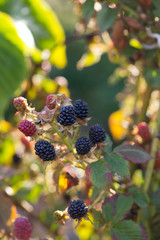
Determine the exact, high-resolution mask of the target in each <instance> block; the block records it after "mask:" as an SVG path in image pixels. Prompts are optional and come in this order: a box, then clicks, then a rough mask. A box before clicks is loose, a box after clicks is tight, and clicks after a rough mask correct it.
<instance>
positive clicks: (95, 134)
mask: <svg viewBox="0 0 160 240" xmlns="http://www.w3.org/2000/svg"><path fill="white" fill-rule="evenodd" d="M105 138H106V133H105V130H104V129H103V128H102V126H101V125H100V124H95V125H93V126H92V127H91V128H90V130H89V139H90V140H91V142H92V143H93V144H96V143H99V142H103V141H104V140H105Z"/></svg>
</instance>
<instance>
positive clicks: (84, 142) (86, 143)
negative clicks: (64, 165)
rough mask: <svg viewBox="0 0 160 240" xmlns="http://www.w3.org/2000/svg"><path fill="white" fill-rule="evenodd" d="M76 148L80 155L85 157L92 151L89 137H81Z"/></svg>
mask: <svg viewBox="0 0 160 240" xmlns="http://www.w3.org/2000/svg"><path fill="white" fill-rule="evenodd" d="M75 147H76V151H77V153H78V154H80V155H84V154H87V153H88V152H89V151H90V150H91V142H90V140H89V139H88V138H87V137H80V138H78V140H77V142H76V143H75Z"/></svg>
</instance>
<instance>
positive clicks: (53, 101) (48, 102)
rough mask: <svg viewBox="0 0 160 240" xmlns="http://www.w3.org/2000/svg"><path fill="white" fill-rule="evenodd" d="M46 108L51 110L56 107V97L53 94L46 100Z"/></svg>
mask: <svg viewBox="0 0 160 240" xmlns="http://www.w3.org/2000/svg"><path fill="white" fill-rule="evenodd" d="M46 106H47V107H48V108H49V109H50V110H51V109H54V108H55V107H56V96H55V95H53V94H50V95H48V96H47V98H46Z"/></svg>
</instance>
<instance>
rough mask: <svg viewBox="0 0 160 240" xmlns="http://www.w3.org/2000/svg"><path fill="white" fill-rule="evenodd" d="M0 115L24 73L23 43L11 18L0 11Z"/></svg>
mask: <svg viewBox="0 0 160 240" xmlns="http://www.w3.org/2000/svg"><path fill="white" fill-rule="evenodd" d="M0 26H1V27H0V72H1V74H0V85H1V88H0V115H1V116H2V114H3V112H4V109H5V107H6V105H7V103H8V101H9V98H10V97H11V96H12V95H13V93H14V91H15V90H16V89H17V87H18V86H19V85H20V83H21V82H22V80H23V79H24V77H25V74H26V62H25V54H24V44H23V42H22V40H21V39H20V37H19V36H18V34H17V31H16V28H15V27H14V22H13V20H12V19H11V18H10V17H9V16H8V15H7V14H5V13H2V12H0Z"/></svg>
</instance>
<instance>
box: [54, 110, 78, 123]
mask: <svg viewBox="0 0 160 240" xmlns="http://www.w3.org/2000/svg"><path fill="white" fill-rule="evenodd" d="M75 121H76V115H75V112H74V108H73V107H72V106H71V105H68V106H65V107H62V108H61V110H60V114H59V117H58V122H59V123H60V124H61V125H63V126H70V125H72V124H73V123H75Z"/></svg>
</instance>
